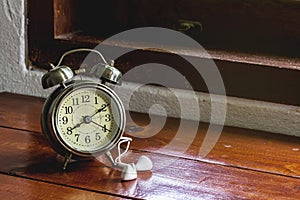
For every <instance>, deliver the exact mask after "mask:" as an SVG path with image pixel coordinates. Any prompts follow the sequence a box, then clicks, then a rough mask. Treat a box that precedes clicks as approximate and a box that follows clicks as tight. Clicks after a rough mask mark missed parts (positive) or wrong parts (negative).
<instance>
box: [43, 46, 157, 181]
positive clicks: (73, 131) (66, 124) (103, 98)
mask: <svg viewBox="0 0 300 200" xmlns="http://www.w3.org/2000/svg"><path fill="white" fill-rule="evenodd" d="M79 51H89V52H93V53H97V54H98V55H99V57H100V59H101V61H102V62H101V63H99V64H97V65H95V66H94V67H92V69H91V72H90V73H92V74H93V75H94V76H96V77H98V78H99V79H100V81H99V82H95V81H90V80H75V79H74V77H75V76H76V75H77V74H79V73H82V71H84V70H77V71H73V70H72V69H71V68H70V67H68V66H65V65H61V63H62V60H63V58H64V57H65V56H66V55H68V54H71V53H75V52H79ZM51 67H52V69H50V70H49V71H48V72H47V73H46V74H44V75H43V77H42V86H43V88H44V89H47V88H51V87H54V86H56V87H57V88H56V89H55V90H54V91H53V92H52V93H51V94H50V96H49V97H48V98H47V99H46V101H45V103H44V106H43V109H42V115H41V126H42V131H43V133H44V134H45V135H46V137H47V139H48V141H49V143H50V145H51V146H52V148H53V149H54V150H55V151H56V152H57V153H58V154H60V155H61V156H63V157H64V164H63V170H66V167H67V164H68V163H69V162H70V160H71V159H74V160H84V159H93V158H95V157H97V156H99V155H101V154H105V155H106V157H107V158H108V159H109V161H110V162H111V163H112V165H113V167H117V168H120V169H122V175H121V176H122V180H132V179H135V178H136V177H137V173H136V171H146V170H150V169H151V168H152V162H151V160H150V159H149V158H148V157H146V156H141V157H140V159H139V160H138V162H137V164H133V163H132V164H126V163H122V162H121V156H122V155H123V154H124V152H123V153H122V155H121V154H120V153H119V156H118V157H117V158H116V159H113V158H112V155H111V153H110V150H111V149H112V148H114V147H116V146H117V147H118V149H119V152H120V148H121V146H120V144H121V143H124V142H127V143H128V145H127V148H126V150H125V151H128V148H129V144H130V141H131V138H128V137H124V136H123V133H124V129H125V124H126V115H125V109H124V106H123V104H122V101H121V100H120V98H119V97H118V95H117V94H116V93H115V92H114V91H113V90H112V89H111V88H110V87H109V86H107V84H106V83H110V84H120V79H121V77H122V74H121V72H120V71H119V70H118V69H116V68H115V67H114V66H113V65H112V64H108V63H107V62H106V60H105V59H104V57H103V56H102V54H101V53H100V52H99V51H97V50H94V49H75V50H71V51H68V52H66V53H64V54H63V56H62V57H61V59H60V61H59V62H58V64H57V66H54V65H51Z"/></svg>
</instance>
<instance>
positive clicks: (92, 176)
mask: <svg viewBox="0 0 300 200" xmlns="http://www.w3.org/2000/svg"><path fill="white" fill-rule="evenodd" d="M0 133H1V134H0V141H1V143H0V160H1V163H0V172H2V173H9V174H11V175H18V176H22V177H27V178H30V179H35V180H41V181H44V182H48V183H55V184H59V185H64V186H71V187H75V188H80V189H86V190H91V191H95V192H101V193H105V194H116V195H120V196H126V197H133V198H153V199H157V198H163V197H169V198H175V199H199V198H206V199H233V198H239V199H255V198H262V199H272V198H275V197H276V198H279V199H299V198H300V181H299V179H297V178H292V177H287V176H279V175H274V174H269V173H263V172H257V171H252V170H243V169H238V168H235V167H228V166H220V165H218V164H211V163H204V162H200V161H196V160H190V159H185V158H179V157H172V156H166V155H160V154H154V153H147V152H141V151H131V152H130V153H129V154H128V155H127V156H126V157H125V158H124V159H123V160H124V161H129V162H130V161H134V160H136V159H137V157H138V156H140V155H141V154H145V155H147V156H149V157H150V158H151V159H152V161H153V163H154V169H153V170H152V172H141V173H139V174H138V179H137V180H135V181H129V182H122V181H121V179H120V171H118V170H116V169H111V168H110V167H108V166H106V165H105V164H104V163H100V162H99V161H90V162H73V163H71V164H70V165H69V168H68V170H67V172H65V173H64V172H62V171H61V168H60V167H61V165H60V164H59V163H58V160H57V157H56V154H55V153H54V152H53V151H52V150H51V148H50V147H49V146H48V145H47V144H46V143H45V140H44V138H43V137H42V136H41V135H40V134H36V133H32V132H26V131H20V130H12V129H7V128H0ZM99 160H102V159H101V158H99Z"/></svg>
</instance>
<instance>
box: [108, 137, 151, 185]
mask: <svg viewBox="0 0 300 200" xmlns="http://www.w3.org/2000/svg"><path fill="white" fill-rule="evenodd" d="M131 141H132V139H131V138H129V137H121V140H120V141H119V143H118V157H117V158H116V159H115V160H114V159H113V157H112V155H111V153H110V151H107V152H106V153H105V155H106V157H107V158H108V160H109V161H110V162H111V164H112V165H113V166H114V167H118V168H120V169H121V170H122V173H121V178H122V180H123V181H130V180H134V179H136V178H137V172H138V171H149V170H151V169H152V167H153V164H152V161H151V160H150V158H148V157H147V156H141V157H140V158H139V159H138V161H137V163H136V164H134V163H130V164H127V163H123V162H122V161H121V157H122V156H123V155H124V154H126V153H127V151H128V150H129V145H130V142H131ZM125 142H127V146H126V149H125V150H124V152H122V153H121V144H122V143H125Z"/></svg>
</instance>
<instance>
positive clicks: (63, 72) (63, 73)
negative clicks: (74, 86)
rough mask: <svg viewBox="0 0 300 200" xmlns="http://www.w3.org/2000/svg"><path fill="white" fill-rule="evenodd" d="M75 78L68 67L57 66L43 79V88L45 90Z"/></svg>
mask: <svg viewBox="0 0 300 200" xmlns="http://www.w3.org/2000/svg"><path fill="white" fill-rule="evenodd" d="M73 77H74V72H73V71H72V69H71V68H70V67H68V66H57V67H54V68H53V69H51V70H50V71H49V72H47V73H46V74H44V75H43V77H42V86H43V88H44V89H47V88H50V87H52V86H55V85H58V84H63V83H65V82H67V81H69V80H71V79H72V78H73Z"/></svg>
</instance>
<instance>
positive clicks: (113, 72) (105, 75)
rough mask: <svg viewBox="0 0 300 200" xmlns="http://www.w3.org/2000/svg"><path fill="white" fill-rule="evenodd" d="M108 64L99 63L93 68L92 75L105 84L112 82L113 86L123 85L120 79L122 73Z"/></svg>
mask: <svg viewBox="0 0 300 200" xmlns="http://www.w3.org/2000/svg"><path fill="white" fill-rule="evenodd" d="M112 65H113V64H111V65H108V64H103V63H99V64H97V65H95V66H93V67H92V69H91V71H90V73H91V74H93V75H94V76H96V77H98V78H100V79H101V80H102V81H103V82H110V83H113V84H118V85H120V84H121V81H120V79H121V78H122V73H121V72H120V71H119V70H118V69H117V68H115V67H113V66H112Z"/></svg>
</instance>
